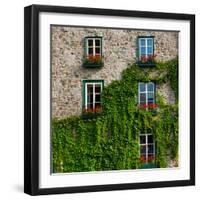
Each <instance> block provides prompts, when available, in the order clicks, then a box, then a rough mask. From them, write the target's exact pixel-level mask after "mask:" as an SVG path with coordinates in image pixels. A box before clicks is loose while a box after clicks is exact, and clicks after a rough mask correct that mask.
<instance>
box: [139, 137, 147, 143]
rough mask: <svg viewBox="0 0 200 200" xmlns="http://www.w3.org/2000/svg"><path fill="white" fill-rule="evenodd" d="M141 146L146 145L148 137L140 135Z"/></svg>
mask: <svg viewBox="0 0 200 200" xmlns="http://www.w3.org/2000/svg"><path fill="white" fill-rule="evenodd" d="M140 144H146V136H145V135H140Z"/></svg>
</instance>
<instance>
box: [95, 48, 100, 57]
mask: <svg viewBox="0 0 200 200" xmlns="http://www.w3.org/2000/svg"><path fill="white" fill-rule="evenodd" d="M95 54H96V55H100V48H99V47H96V48H95Z"/></svg>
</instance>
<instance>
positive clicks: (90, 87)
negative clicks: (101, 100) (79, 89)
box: [87, 84, 93, 93]
mask: <svg viewBox="0 0 200 200" xmlns="http://www.w3.org/2000/svg"><path fill="white" fill-rule="evenodd" d="M87 93H93V85H91V84H88V85H87Z"/></svg>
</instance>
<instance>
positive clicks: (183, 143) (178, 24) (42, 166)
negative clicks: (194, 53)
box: [39, 13, 190, 188]
mask: <svg viewBox="0 0 200 200" xmlns="http://www.w3.org/2000/svg"><path fill="white" fill-rule="evenodd" d="M91 18H92V20H91ZM50 24H58V25H59V24H62V25H65V24H66V25H77V26H100V27H119V28H133V29H151V30H152V29H154V30H175V31H180V33H179V100H180V102H179V126H180V127H179V136H180V137H179V144H180V148H179V155H180V164H179V168H173V169H154V170H153V169H150V170H122V171H110V172H90V173H89V172H88V173H71V174H53V175H51V174H50ZM39 26H40V27H39V31H40V32H39V41H40V42H39V44H40V46H39V52H40V54H39V69H40V71H39V74H40V77H39V81H40V91H39V94H40V99H39V101H40V102H39V105H40V116H39V117H40V122H39V124H40V127H39V135H40V136H39V141H40V143H39V152H40V154H39V187H40V188H54V187H68V186H85V185H102V184H117V183H141V182H154V181H172V180H189V171H190V167H189V160H190V156H189V152H190V144H189V143H190V125H189V122H190V112H189V111H190V110H189V105H190V99H189V98H190V88H189V82H190V81H189V80H190V62H189V59H190V52H189V51H190V25H189V21H183V20H181V21H178V20H163V19H146V18H131V17H112V16H92V15H79V14H58V13H40V15H39Z"/></svg>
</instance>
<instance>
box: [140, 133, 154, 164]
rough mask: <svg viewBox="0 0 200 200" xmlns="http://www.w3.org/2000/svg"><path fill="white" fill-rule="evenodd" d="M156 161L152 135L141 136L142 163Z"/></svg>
mask: <svg viewBox="0 0 200 200" xmlns="http://www.w3.org/2000/svg"><path fill="white" fill-rule="evenodd" d="M154 160H155V143H154V139H153V135H152V134H140V161H141V162H142V163H143V164H147V163H152V162H154Z"/></svg>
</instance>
